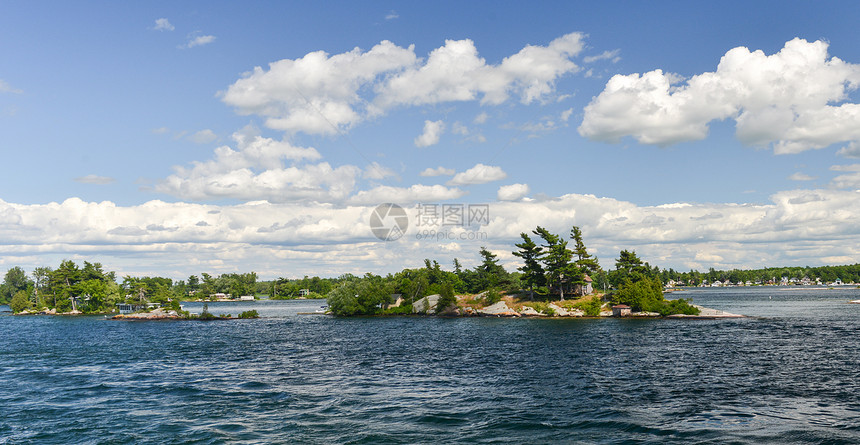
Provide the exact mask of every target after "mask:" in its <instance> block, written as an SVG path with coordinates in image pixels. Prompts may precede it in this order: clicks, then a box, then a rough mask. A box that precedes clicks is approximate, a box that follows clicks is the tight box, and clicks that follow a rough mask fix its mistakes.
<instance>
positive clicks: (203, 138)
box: [188, 128, 218, 144]
mask: <svg viewBox="0 0 860 445" xmlns="http://www.w3.org/2000/svg"><path fill="white" fill-rule="evenodd" d="M188 139H189V140H190V141H191V142H194V143H195V144H208V143H210V142H215V141H216V140H218V135H217V134H215V132H214V131H212V130H210V129H208V128H207V129H205V130H200V131H198V132H196V133H194V134H192V135H191V136H188Z"/></svg>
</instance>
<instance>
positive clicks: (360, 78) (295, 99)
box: [220, 33, 584, 134]
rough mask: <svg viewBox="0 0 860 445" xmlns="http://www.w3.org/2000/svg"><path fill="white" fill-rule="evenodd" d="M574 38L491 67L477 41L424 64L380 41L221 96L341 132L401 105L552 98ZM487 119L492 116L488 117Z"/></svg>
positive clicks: (410, 50)
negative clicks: (479, 49)
mask: <svg viewBox="0 0 860 445" xmlns="http://www.w3.org/2000/svg"><path fill="white" fill-rule="evenodd" d="M583 39H584V35H582V34H580V33H571V34H567V35H564V36H562V37H559V38H557V39H555V40H553V41H552V42H550V43H549V44H548V45H546V46H534V45H527V46H526V47H524V48H523V49H522V50H520V51H519V52H517V53H516V54H513V55H510V56H508V57H506V58H504V59H503V60H502V61H501V63H499V64H496V65H492V64H488V63H487V62H486V61H485V60H484V59H483V58H481V57H480V56H479V55H478V51H477V48H476V47H475V44H474V42H472V41H471V40H448V41H446V42H445V45H443V46H442V47H439V48H436V49H434V50H433V51H431V52H430V54H429V56H428V57H427V58H426V60H424V59H419V58H418V56H417V55H416V54H415V48H414V45H410V46H408V47H406V48H404V47H400V46H397V45H395V44H394V43H392V42H390V41H387V40H386V41H382V42H380V43H379V44H377V45H375V46H374V47H373V48H371V49H370V50H368V51H362V50H361V49H359V48H355V49H353V50H352V51H349V52H345V53H340V54H334V55H330V54H328V53H326V52H324V51H316V52H312V53H308V54H306V55H305V56H304V57H301V58H298V59H283V60H279V61H276V62H273V63H270V64H269V66H268V69H264V68H262V67H256V68H254V70H253V71H251V72H249V73H246V74H245V75H243V77H242V78H241V79H239V80H237V81H236V82H235V83H233V84H232V85H230V87H229V88H227V90H226V91H222V92H221V93H220V97H221V99H222V100H223V101H224V102H225V103H227V104H228V105H231V106H233V107H235V109H236V110H237V112H239V113H240V114H243V115H249V114H256V115H260V116H263V117H264V118H265V119H266V126H267V127H269V128H272V129H277V130H283V131H288V132H291V133H296V132H304V133H310V134H326V133H337V132H340V131H343V130H346V129H348V128H350V127H351V126H353V125H355V124H356V123H358V122H360V121H362V120H364V119H367V118H368V117H373V116H378V115H381V114H384V113H386V112H387V111H388V110H390V109H392V108H395V107H398V106H414V105H424V104H436V103H440V102H449V101H475V100H480V101H481V103H484V104H493V105H498V104H501V103H503V102H505V101H506V100H508V99H509V98H510V97H511V96H512V95H513V96H516V97H519V100H520V101H521V102H522V103H525V104H528V103H531V102H534V101H537V100H543V99H544V98H546V96H548V95H550V94H552V93H553V92H554V89H555V81H556V80H557V79H558V78H559V77H561V76H563V75H565V74H567V73H572V72H576V71H578V70H579V67H578V66H577V65H576V64H575V63H574V62H573V61H572V60H571V59H572V58H573V57H574V56H577V55H578V54H579V53H580V52H581V51H582V48H583V46H584V42H583ZM482 119H484V120H485V119H486V118H482Z"/></svg>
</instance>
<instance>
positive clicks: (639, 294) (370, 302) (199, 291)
mask: <svg viewBox="0 0 860 445" xmlns="http://www.w3.org/2000/svg"><path fill="white" fill-rule="evenodd" d="M519 241H520V242H518V243H515V244H514V245H513V246H512V254H513V255H515V256H517V257H519V258H520V259H521V260H522V265H521V266H520V267H519V268H518V269H517V270H515V271H508V270H506V269H505V268H504V267H502V266H501V265H500V264H499V259H498V256H497V255H495V254H493V253H492V252H490V251H489V250H488V249H486V248H481V249H480V250H479V252H478V258H479V260H480V262H479V264H478V265H477V266H476V267H474V268H465V267H463V266H462V264H461V263H460V261H459V260H458V259H457V258H454V259H453V261H452V263H451V268H450V270H443V268H442V266H441V265H440V264H439V263H438V262H437V261H435V260H430V259H425V260H424V265H423V267H417V268H407V269H403V270H401V271H400V272H397V273H393V274H387V275H385V276H382V275H375V274H371V273H367V274H365V275H363V276H355V275H352V274H343V275H341V276H338V277H308V276H305V277H302V278H298V279H291V278H278V279H276V280H270V281H260V280H258V279H257V274H256V273H255V272H247V273H227V274H222V275H218V276H215V275H210V274H208V273H201V274H200V275H190V276H189V277H188V278H187V279H184V280H173V279H171V278H165V277H148V276H144V277H132V276H125V277H122V279H119V278H118V277H117V276H116V273H115V272H109V271H105V270H104V267H103V266H102V264H101V263H98V262H93V263H90V262H88V261H84V262H83V264H82V265H79V264H77V263H75V262H74V261H72V260H63V261H62V262H61V263H60V264H59V266H57V267H56V268H51V267H37V268H36V269H35V270H34V271H33V272H32V273H31V274H29V275H28V274H27V273H26V271H25V270H24V269H23V268H21V267H18V266H15V267H12V268H10V269H8V271H7V272H6V274H5V276H4V279H3V282H2V284H0V304H9V305H10V307H11V309H12V311H13V312H15V313H21V312H30V313H66V314H70V313H71V314H77V313H82V314H96V313H114V312H116V311H117V305H118V304H135V305H140V306H141V307H145V306H146V305H147V304H151V305H154V306H159V305H160V306H164V307H165V308H167V309H175V310H178V309H179V307H180V306H179V304H180V302H182V301H189V300H191V301H215V300H225V299H238V298H239V297H243V298H246V299H247V298H271V299H295V298H308V299H311V298H320V299H322V298H326V299H327V300H328V304H329V308H330V311H331V313H332V314H335V315H343V316H348V315H378V314H412V313H414V312H415V311H416V308H415V307H413V305H414V304H415V303H416V302H420V301H421V300H422V299H423V298H425V297H428V296H431V295H438V296H439V301H437V302H434V305H433V307H434V309H433V310H432V311H431V312H438V313H440V314H453V313H455V312H457V311H459V312H460V313H462V312H464V311H465V312H468V311H469V310H480V309H481V308H484V307H487V306H492V305H494V304H497V303H499V302H500V301H501V300H503V299H504V300H505V301H506V302H507V304H508V306H509V307H512V308H515V309H520V308H522V307H523V305H527V306H528V307H529V308H531V309H534V310H535V311H536V312H538V313H540V314H543V315H553V313H554V312H555V313H557V312H559V311H560V310H576V311H580V312H581V313H583V314H585V315H586V316H595V315H597V314H599V313H600V311H601V310H604V311H605V310H607V308H608V306H611V305H618V304H624V305H627V306H630V307H631V310H632V311H635V312H642V313H657V314H662V315H668V314H692V313H695V312H696V309H695V308H694V307H693V306H691V305H690V304H689V302H688V301H686V300H682V299H676V300H666V299H665V298H664V296H663V295H664V289H665V287H666V286H667V285H686V286H701V285H705V284H709V283H716V282H729V283H746V284H753V285H756V284H761V285H765V284H777V283H785V282H788V281H790V282H797V283H799V282H800V280H811V281H812V282H823V283H829V282H834V281H837V282H838V281H841V282H844V283H853V282H858V281H860V264H855V265H845V266H822V267H782V268H765V269H757V270H729V271H717V270H714V269H713V268H712V269H710V270H709V271H707V272H698V271H695V270H691V271H689V272H677V271H675V270H674V269H671V268H670V269H660V268H659V267H656V266H651V265H650V264H649V263H648V262H645V261H643V260H642V259H640V258H639V257H638V256H637V255H636V252H635V251H628V250H622V251H621V252H619V254H618V258H617V259H615V264H614V267H613V268H611V269H608V270H607V269H603V268H602V267H601V266H600V264H599V263H598V261H597V259H596V258H595V257H594V256H593V255H591V254H590V253H589V252H588V249H587V247H586V245H585V242H584V240H583V234H582V231H581V230H580V228H579V227H576V226H574V227H572V228H571V230H570V232H569V237H568V239H565V238H564V237H563V236H561V235H559V234H554V233H552V232H550V231H549V230H547V229H545V228H543V227H536V228H535V229H534V230H532V231H531V232H528V233H525V232H524V233H521V234H520V240H519ZM592 289H593V292H592ZM398 298H399V299H400V303H399V304H395V303H397V299H398ZM143 310H146V309H143ZM419 312H420V311H419Z"/></svg>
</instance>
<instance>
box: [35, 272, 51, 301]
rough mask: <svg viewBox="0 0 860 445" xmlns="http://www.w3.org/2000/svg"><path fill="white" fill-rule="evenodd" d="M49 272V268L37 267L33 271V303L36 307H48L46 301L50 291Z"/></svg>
mask: <svg viewBox="0 0 860 445" xmlns="http://www.w3.org/2000/svg"><path fill="white" fill-rule="evenodd" d="M51 272H52V270H51V268H50V267H37V268H35V269H34V270H33V280H34V283H33V284H34V286H33V288H34V289H33V303H35V304H36V306H37V307H44V306H47V305H48V301H47V299H48V298H49V297H48V296H49V292H50V289H51V286H50V284H51Z"/></svg>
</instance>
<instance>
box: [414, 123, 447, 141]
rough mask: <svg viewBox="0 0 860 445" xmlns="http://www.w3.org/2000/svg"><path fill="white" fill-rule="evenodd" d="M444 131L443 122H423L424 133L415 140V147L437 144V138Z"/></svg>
mask: <svg viewBox="0 0 860 445" xmlns="http://www.w3.org/2000/svg"><path fill="white" fill-rule="evenodd" d="M444 131H445V122H442V121H424V132H423V133H421V135H420V136H418V137H417V138H415V146H416V147H429V146H431V145H436V144H438V143H439V138H440V137H441V136H442V133H443V132H444Z"/></svg>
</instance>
